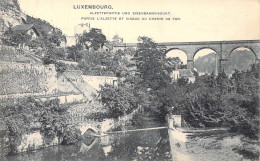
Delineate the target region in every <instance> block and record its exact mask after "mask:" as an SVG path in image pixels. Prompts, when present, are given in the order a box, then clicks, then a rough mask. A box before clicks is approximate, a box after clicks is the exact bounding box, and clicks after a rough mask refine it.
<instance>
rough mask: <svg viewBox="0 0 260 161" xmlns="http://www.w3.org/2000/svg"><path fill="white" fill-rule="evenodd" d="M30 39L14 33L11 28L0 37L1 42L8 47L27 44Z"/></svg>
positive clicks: (25, 35) (20, 33) (27, 35)
mask: <svg viewBox="0 0 260 161" xmlns="http://www.w3.org/2000/svg"><path fill="white" fill-rule="evenodd" d="M31 39H32V37H31V35H29V34H26V33H22V32H14V31H13V30H12V29H11V28H9V29H8V30H7V31H6V32H5V33H4V34H3V36H2V37H1V40H2V42H3V43H4V44H5V45H8V46H18V45H19V44H22V45H23V44H27V43H28V42H29V41H30V40H31Z"/></svg>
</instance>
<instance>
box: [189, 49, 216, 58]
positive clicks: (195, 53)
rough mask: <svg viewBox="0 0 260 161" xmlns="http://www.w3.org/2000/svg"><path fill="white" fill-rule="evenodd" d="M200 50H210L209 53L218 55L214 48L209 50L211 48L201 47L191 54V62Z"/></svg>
mask: <svg viewBox="0 0 260 161" xmlns="http://www.w3.org/2000/svg"><path fill="white" fill-rule="evenodd" d="M202 50H211V51H213V52H215V53H216V54H217V55H218V54H219V53H218V52H217V50H215V49H214V48H211V47H201V48H198V49H197V50H196V51H195V52H194V54H193V60H194V58H195V56H196V55H197V54H198V53H199V52H200V51H202Z"/></svg>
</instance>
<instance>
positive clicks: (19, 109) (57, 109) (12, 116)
mask: <svg viewBox="0 0 260 161" xmlns="http://www.w3.org/2000/svg"><path fill="white" fill-rule="evenodd" d="M65 111H66V109H65V108H62V107H61V106H60V105H59V100H57V99H55V100H50V101H46V102H41V101H36V100H34V99H32V98H27V99H26V100H22V101H20V102H19V103H18V104H12V105H6V106H2V107H1V112H2V115H3V120H4V122H5V123H6V127H7V131H8V135H7V136H8V137H9V141H10V143H9V144H10V150H9V151H11V152H12V153H16V152H17V151H16V149H17V146H18V145H20V143H21V139H22V136H23V135H25V134H29V133H30V132H33V131H34V130H40V132H41V134H42V135H43V136H44V138H45V139H46V143H47V144H48V143H50V142H51V141H52V140H53V139H54V137H55V136H62V130H63V128H64V127H66V125H65V124H64V123H63V122H64V121H63V118H62V116H63V114H64V113H65Z"/></svg>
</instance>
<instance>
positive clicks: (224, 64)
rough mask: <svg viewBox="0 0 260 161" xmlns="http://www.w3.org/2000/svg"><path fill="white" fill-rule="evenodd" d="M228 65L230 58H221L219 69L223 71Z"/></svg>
mask: <svg viewBox="0 0 260 161" xmlns="http://www.w3.org/2000/svg"><path fill="white" fill-rule="evenodd" d="M227 67H228V59H219V66H218V71H219V72H223V71H225V69H226V68H227Z"/></svg>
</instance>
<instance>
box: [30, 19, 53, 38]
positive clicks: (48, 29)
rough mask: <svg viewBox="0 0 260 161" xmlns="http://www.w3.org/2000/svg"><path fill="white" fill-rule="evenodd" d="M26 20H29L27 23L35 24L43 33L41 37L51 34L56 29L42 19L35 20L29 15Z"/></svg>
mask: <svg viewBox="0 0 260 161" xmlns="http://www.w3.org/2000/svg"><path fill="white" fill-rule="evenodd" d="M26 18H27V23H28V24H34V26H35V28H36V29H37V30H38V31H39V32H40V33H41V35H47V34H48V33H49V32H51V31H52V30H53V29H55V27H54V26H52V25H51V24H50V23H49V22H47V21H45V20H42V19H40V18H34V17H32V16H28V15H27V17H26Z"/></svg>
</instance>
